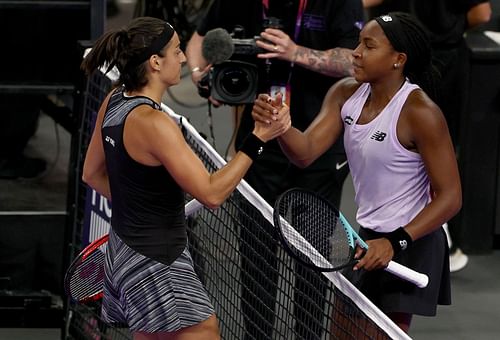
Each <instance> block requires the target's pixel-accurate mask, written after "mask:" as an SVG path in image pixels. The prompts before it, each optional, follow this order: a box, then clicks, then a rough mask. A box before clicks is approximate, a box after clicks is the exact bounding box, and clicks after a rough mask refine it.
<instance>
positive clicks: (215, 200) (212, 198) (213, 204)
mask: <svg viewBox="0 0 500 340" xmlns="http://www.w3.org/2000/svg"><path fill="white" fill-rule="evenodd" d="M224 200H225V197H222V196H220V195H217V194H214V193H211V194H208V195H206V196H205V197H203V198H200V199H199V201H200V202H201V203H202V204H203V205H204V206H205V207H207V208H209V209H217V208H219V207H220V206H221V205H222V203H224Z"/></svg>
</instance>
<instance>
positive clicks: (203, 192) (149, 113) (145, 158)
mask: <svg viewBox="0 0 500 340" xmlns="http://www.w3.org/2000/svg"><path fill="white" fill-rule="evenodd" d="M280 118H284V119H280ZM286 120H287V117H284V116H283V115H282V116H280V117H278V119H277V120H276V121H273V123H272V124H256V126H255V128H254V130H253V132H254V134H255V135H256V136H257V137H258V138H260V139H261V140H263V141H268V140H270V139H272V138H274V137H276V136H277V135H279V134H281V133H283V132H284V131H286V129H288V127H289V126H290V124H289V121H288V123H287V121H286ZM124 140H125V147H126V148H127V151H128V152H129V154H130V156H131V157H132V158H133V159H135V160H136V161H138V162H139V163H141V164H146V165H151V166H154V165H163V166H164V167H165V168H166V169H167V170H168V172H169V173H170V174H171V175H172V177H173V178H174V179H175V181H176V182H177V183H178V184H179V185H180V186H181V188H182V189H183V190H184V191H186V192H188V193H189V194H191V195H192V196H193V197H194V198H196V199H198V200H199V201H200V202H201V203H202V204H204V205H206V206H208V207H211V208H216V207H218V206H219V205H220V204H221V203H222V202H223V201H224V200H225V199H226V198H227V197H228V196H229V194H230V193H231V192H232V191H233V190H234V188H235V187H236V186H237V185H238V183H239V182H240V180H241V179H242V178H243V176H244V174H245V173H246V171H247V170H248V168H249V167H250V165H251V164H252V160H251V159H250V158H249V157H248V156H247V155H246V154H245V153H243V152H238V153H237V154H236V155H235V156H234V158H233V159H232V160H231V161H230V162H229V163H228V164H227V165H226V166H224V167H223V168H222V169H220V170H218V171H216V172H214V173H212V174H210V173H209V172H208V171H207V170H206V168H205V166H204V165H203V163H202V161H201V160H200V159H199V158H198V157H197V156H196V154H195V153H194V152H193V151H192V150H191V148H190V147H189V146H188V145H187V143H186V142H185V140H184V137H183V135H182V133H181V131H180V129H179V127H178V126H177V124H176V123H175V122H174V121H173V120H172V119H171V118H170V117H169V116H167V115H166V114H165V113H163V112H159V111H156V110H153V109H151V108H146V109H144V108H143V109H140V108H137V109H136V110H134V111H133V112H132V113H131V114H130V115H129V117H128V118H127V121H126V125H125V131H124ZM264 152H265V151H264Z"/></svg>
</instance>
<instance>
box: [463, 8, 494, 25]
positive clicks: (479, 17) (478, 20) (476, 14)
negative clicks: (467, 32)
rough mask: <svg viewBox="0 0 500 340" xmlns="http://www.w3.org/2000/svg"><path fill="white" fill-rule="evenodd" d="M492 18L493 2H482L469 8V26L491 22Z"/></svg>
mask: <svg viewBox="0 0 500 340" xmlns="http://www.w3.org/2000/svg"><path fill="white" fill-rule="evenodd" d="M490 19H491V4H490V3H489V2H482V3H480V4H477V5H476V6H474V7H472V8H471V9H469V11H468V12H467V23H468V25H469V27H468V28H474V27H476V26H479V25H481V24H485V23H487V22H489V21H490Z"/></svg>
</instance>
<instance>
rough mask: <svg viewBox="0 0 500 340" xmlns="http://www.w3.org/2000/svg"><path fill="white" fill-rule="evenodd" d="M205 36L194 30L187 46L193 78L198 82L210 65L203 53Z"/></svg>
mask: <svg viewBox="0 0 500 340" xmlns="http://www.w3.org/2000/svg"><path fill="white" fill-rule="evenodd" d="M202 43H203V36H201V35H199V34H198V33H197V32H194V33H193V35H192V36H191V39H189V42H188V44H187V46H186V58H187V66H188V68H189V71H190V72H191V80H192V81H193V83H194V84H197V83H198V82H199V81H200V79H201V78H202V77H203V75H204V73H205V71H206V68H207V66H208V63H207V61H206V60H205V58H204V57H203V54H202V53H201V46H202Z"/></svg>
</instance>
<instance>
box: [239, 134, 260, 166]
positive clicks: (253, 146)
mask: <svg viewBox="0 0 500 340" xmlns="http://www.w3.org/2000/svg"><path fill="white" fill-rule="evenodd" d="M265 144H266V143H265V142H263V141H261V140H260V139H259V137H257V136H256V135H254V134H253V133H251V134H249V135H248V136H247V137H246V138H245V140H244V141H243V144H242V145H241V148H240V151H241V152H243V153H245V154H246V155H247V156H248V157H250V158H251V159H252V160H253V161H254V160H256V159H257V158H258V157H259V156H260V155H261V154H262V152H263V151H264V145H265Z"/></svg>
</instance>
